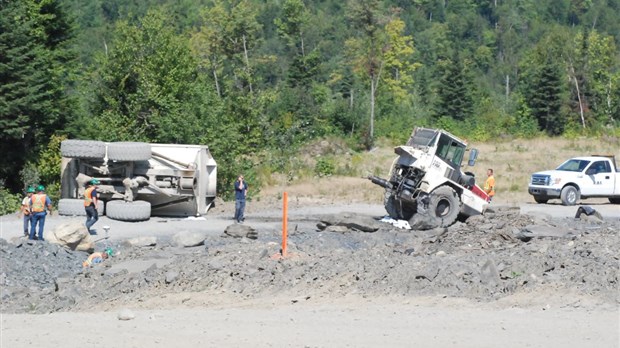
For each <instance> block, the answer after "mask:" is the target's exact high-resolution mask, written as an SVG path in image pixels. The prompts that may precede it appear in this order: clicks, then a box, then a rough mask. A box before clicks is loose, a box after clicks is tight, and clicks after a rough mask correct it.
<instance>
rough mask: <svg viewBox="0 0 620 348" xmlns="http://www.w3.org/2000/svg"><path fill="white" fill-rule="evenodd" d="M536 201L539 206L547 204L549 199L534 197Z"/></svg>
mask: <svg viewBox="0 0 620 348" xmlns="http://www.w3.org/2000/svg"><path fill="white" fill-rule="evenodd" d="M534 200H535V201H536V203H539V204H545V203H547V202H549V199H547V198H542V197H540V196H534Z"/></svg>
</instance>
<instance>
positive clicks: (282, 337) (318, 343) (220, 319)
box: [0, 204, 620, 348]
mask: <svg viewBox="0 0 620 348" xmlns="http://www.w3.org/2000/svg"><path fill="white" fill-rule="evenodd" d="M595 208H596V209H598V210H600V211H601V212H602V213H603V215H605V216H608V217H613V218H615V219H617V218H620V208H618V206H614V205H610V204H600V205H596V206H595ZM258 210H259V209H258V207H256V206H255V207H253V208H249V210H248V220H247V223H251V224H252V225H255V224H258V225H259V226H262V228H263V229H265V228H271V229H273V230H274V231H277V230H278V228H279V226H280V223H281V222H280V220H279V219H280V212H279V210H278V209H271V210H269V211H263V212H259V211H258ZM326 210H327V211H329V212H331V213H335V212H338V211H358V212H364V213H366V214H369V215H381V214H383V213H384V211H383V208H382V206H380V205H375V204H354V205H338V206H327V207H326V206H314V207H307V206H306V207H304V206H299V207H295V208H293V209H292V210H291V217H290V218H291V220H292V222H293V223H294V222H295V221H303V220H304V217H307V216H308V215H311V214H320V213H325V211H326ZM521 210H522V211H525V212H529V213H531V212H539V213H543V214H549V215H552V216H554V217H562V216H572V215H573V214H574V212H575V207H563V206H561V205H536V204H523V205H521ZM229 215H230V214H229V213H228V212H227V208H226V209H222V210H220V211H219V212H214V214H212V215H210V216H207V217H206V220H192V219H189V220H188V219H164V218H153V219H151V221H150V222H149V224H147V225H144V224H131V223H122V222H118V221H113V220H108V219H107V218H105V217H103V218H102V219H101V221H99V222H98V224H97V225H96V227H98V230H99V231H100V232H102V226H104V225H109V226H111V230H110V231H111V232H110V234H111V237H112V238H113V239H123V238H128V237H132V236H135V235H144V234H151V235H156V236H161V235H165V234H166V233H169V231H170V229H171V227H172V228H174V229H175V230H178V229H187V230H192V229H197V228H201V229H204V228H205V226H207V229H208V230H209V231H211V232H212V233H221V231H222V230H223V228H225V226H227V225H229V224H230V223H231V222H232V221H231V219H230V216H229ZM66 219H68V218H67V217H59V216H53V217H51V218H50V219H49V220H48V221H47V226H48V227H47V228H46V230H47V229H52V228H53V227H54V226H55V225H57V224H59V223H62V222H63V221H65V220H66ZM20 222H21V221H20V220H18V219H16V218H15V217H13V216H5V217H1V218H0V237H2V238H5V239H10V238H12V237H15V236H18V235H19V227H20ZM261 224H262V225H261ZM167 231H168V232H167ZM102 234H103V233H100V235H102ZM126 308H127V309H129V310H130V311H132V312H133V314H134V315H135V318H134V319H133V320H128V321H122V320H119V319H118V318H117V316H118V314H119V312H120V311H121V310H122V309H123V308H120V307H112V308H109V306H106V305H105V304H102V306H101V308H96V309H93V311H92V312H59V313H51V314H42V315H34V314H5V313H3V314H2V315H1V317H2V318H1V331H0V347H2V348H4V347H52V346H59V347H83V346H87V345H93V344H104V345H106V346H113V347H168V346H176V347H196V346H199V345H200V346H206V347H245V346H252V347H378V346H382V347H414V346H415V347H497V346H502V347H610V348H611V347H620V311H619V309H618V302H617V301H616V303H615V304H609V303H598V302H596V300H590V299H588V298H587V297H583V296H581V295H578V294H556V293H551V292H550V293H545V294H528V295H524V294H520V295H519V296H518V297H515V296H513V297H509V298H505V299H502V300H501V301H495V302H476V301H473V300H466V299H455V298H445V297H444V296H435V297H398V298H392V297H387V296H384V297H377V298H363V297H356V296H354V295H351V296H348V297H345V298H338V299H330V298H329V297H321V298H310V299H306V298H290V297H286V296H285V295H282V294H274V295H273V297H270V298H255V299H248V300H241V301H240V300H239V299H238V298H234V299H233V298H228V297H226V296H224V295H207V294H205V293H176V294H169V295H165V296H162V297H160V298H154V299H151V300H150V301H146V302H145V303H136V304H135V305H132V306H128V307H126Z"/></svg>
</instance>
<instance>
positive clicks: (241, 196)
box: [235, 174, 248, 223]
mask: <svg viewBox="0 0 620 348" xmlns="http://www.w3.org/2000/svg"><path fill="white" fill-rule="evenodd" d="M247 195H248V184H247V183H246V182H245V181H244V180H243V175H241V174H240V175H239V178H237V181H235V221H237V222H238V223H240V222H242V221H243V220H245V216H244V215H243V212H244V211H245V198H246V196H247Z"/></svg>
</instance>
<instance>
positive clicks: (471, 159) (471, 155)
mask: <svg viewBox="0 0 620 348" xmlns="http://www.w3.org/2000/svg"><path fill="white" fill-rule="evenodd" d="M477 158H478V149H471V151H469V160H468V161H467V165H468V166H470V167H473V166H474V165H475V164H476V159H477Z"/></svg>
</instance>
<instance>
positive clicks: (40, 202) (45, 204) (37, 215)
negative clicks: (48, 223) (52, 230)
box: [28, 185, 52, 241]
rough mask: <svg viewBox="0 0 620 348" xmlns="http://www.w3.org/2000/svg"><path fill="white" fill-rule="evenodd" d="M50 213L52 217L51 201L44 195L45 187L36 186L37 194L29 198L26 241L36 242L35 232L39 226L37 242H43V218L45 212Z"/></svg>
mask: <svg viewBox="0 0 620 348" xmlns="http://www.w3.org/2000/svg"><path fill="white" fill-rule="evenodd" d="M45 208H47V211H49V212H50V215H52V200H51V199H50V198H49V197H48V196H47V195H46V194H45V186H43V185H39V186H37V193H35V194H34V195H32V197H30V214H31V215H32V217H31V218H30V219H31V220H30V236H29V237H28V239H31V240H36V239H37V238H35V233H36V232H35V231H36V227H37V225H39V238H38V239H39V240H41V241H42V240H43V228H45V216H46V215H47V212H46V211H45Z"/></svg>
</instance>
